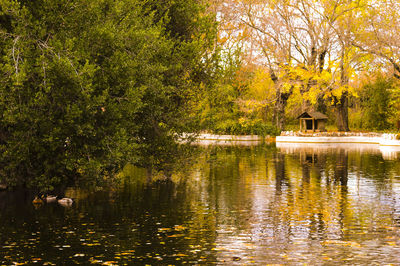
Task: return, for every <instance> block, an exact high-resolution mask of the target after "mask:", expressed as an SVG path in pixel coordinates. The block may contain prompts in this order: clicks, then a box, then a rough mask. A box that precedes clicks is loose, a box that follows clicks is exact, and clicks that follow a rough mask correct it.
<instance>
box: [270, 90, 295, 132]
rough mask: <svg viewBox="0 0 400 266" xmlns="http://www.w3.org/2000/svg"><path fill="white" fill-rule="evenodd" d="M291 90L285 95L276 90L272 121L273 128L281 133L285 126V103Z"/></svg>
mask: <svg viewBox="0 0 400 266" xmlns="http://www.w3.org/2000/svg"><path fill="white" fill-rule="evenodd" d="M292 90H293V88H292V89H291V90H290V91H289V92H287V93H282V92H280V90H279V89H278V92H277V99H276V102H275V108H274V118H273V120H274V123H275V126H276V127H277V128H278V129H279V130H281V131H282V130H285V126H286V118H285V110H286V105H287V101H288V99H289V97H290V95H291V94H292Z"/></svg>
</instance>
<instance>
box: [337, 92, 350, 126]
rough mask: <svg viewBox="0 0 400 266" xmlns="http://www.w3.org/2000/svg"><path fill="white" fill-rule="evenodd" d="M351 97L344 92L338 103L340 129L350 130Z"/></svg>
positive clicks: (338, 124)
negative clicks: (349, 111)
mask: <svg viewBox="0 0 400 266" xmlns="http://www.w3.org/2000/svg"><path fill="white" fill-rule="evenodd" d="M348 106H349V98H348V96H347V93H343V94H342V96H341V97H340V100H339V101H338V102H337V103H336V106H335V109H336V110H335V111H336V123H337V127H338V131H350V130H349V117H348Z"/></svg>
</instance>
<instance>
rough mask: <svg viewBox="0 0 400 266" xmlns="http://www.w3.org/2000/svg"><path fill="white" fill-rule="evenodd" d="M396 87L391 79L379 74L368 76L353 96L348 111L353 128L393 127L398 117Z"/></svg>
mask: <svg viewBox="0 0 400 266" xmlns="http://www.w3.org/2000/svg"><path fill="white" fill-rule="evenodd" d="M397 91H398V87H397V86H396V82H395V80H393V79H390V78H386V77H384V76H382V75H379V76H378V77H376V78H370V79H369V80H368V82H366V83H365V84H364V85H363V86H362V87H361V88H360V92H359V97H357V98H354V99H353V100H352V101H353V103H354V104H353V105H354V106H353V108H351V112H350V121H351V125H352V127H353V128H355V129H363V130H375V131H376V130H378V131H385V130H390V129H392V130H393V129H394V128H395V127H396V122H397V121H398V120H399V118H398V107H397V105H396V103H397V102H398V96H397V93H398V92H397Z"/></svg>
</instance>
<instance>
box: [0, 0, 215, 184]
mask: <svg viewBox="0 0 400 266" xmlns="http://www.w3.org/2000/svg"><path fill="white" fill-rule="evenodd" d="M161 8H163V10H161ZM203 11H204V8H203V7H202V5H201V3H200V2H198V1H195V0H189V1H179V0H178V1H165V3H163V5H162V6H161V5H160V4H159V2H157V1H153V2H152V1H141V0H137V1H128V0H118V1H112V0H101V1H86V0H77V1H68V0H60V1H53V0H40V1H23V0H20V1H11V0H1V1H0V23H1V24H0V36H1V38H0V73H1V76H0V117H1V119H0V165H1V168H0V183H6V184H8V185H9V186H16V185H27V186H31V187H38V188H40V189H41V190H48V189H52V187H53V186H54V185H56V184H59V183H61V181H63V182H65V181H66V180H67V179H69V178H71V177H74V178H80V179H82V178H83V177H85V178H89V179H90V180H93V181H94V182H98V181H99V180H101V179H103V177H109V176H113V175H114V174H115V173H116V172H117V171H119V170H120V169H121V167H122V166H124V165H125V164H126V163H127V162H132V163H134V164H136V165H140V166H143V167H147V168H151V167H162V166H161V165H162V163H163V162H164V161H170V160H171V157H172V156H171V154H172V153H174V152H176V151H177V149H178V146H177V145H176V144H175V141H174V140H175V139H176V138H177V137H178V136H179V134H180V133H181V132H184V131H190V130H192V128H191V126H190V123H189V122H190V121H191V117H190V116H188V115H187V113H188V111H187V108H188V106H189V104H188V103H189V102H190V101H191V99H192V95H194V94H195V91H196V90H197V89H198V88H199V87H200V84H202V82H203V81H204V80H206V79H207V78H208V76H207V74H206V73H205V71H204V69H206V66H205V65H206V64H208V60H207V58H206V57H205V55H206V53H207V51H208V47H209V46H210V45H211V44H212V34H213V32H214V31H213V20H212V19H210V17H208V16H205V15H203ZM180 20H182V21H180ZM178 24H179V25H180V27H179V29H178V28H177V26H176V25H178ZM204 32H209V34H208V35H206V36H204V34H203V33H204Z"/></svg>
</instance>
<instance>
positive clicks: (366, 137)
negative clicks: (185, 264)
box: [194, 132, 400, 148]
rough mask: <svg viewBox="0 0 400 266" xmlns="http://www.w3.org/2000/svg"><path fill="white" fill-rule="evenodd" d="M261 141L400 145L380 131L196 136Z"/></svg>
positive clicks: (206, 141) (209, 140)
mask: <svg viewBox="0 0 400 266" xmlns="http://www.w3.org/2000/svg"><path fill="white" fill-rule="evenodd" d="M261 142H276V143H319V144H320V143H333V144H334V143H337V144H338V143H353V144H378V145H379V146H388V147H396V148H397V147H399V148H400V140H396V134H386V133H385V134H379V133H373V132H371V133H353V132H337V133H336V132H335V133H332V132H324V133H314V134H307V135H303V134H302V135H300V134H298V133H297V132H283V134H282V135H281V136H276V137H275V138H274V137H271V136H265V137H263V136H259V135H217V134H209V133H203V134H199V135H198V136H196V140H195V142H194V143H195V144H200V145H210V144H222V145H224V144H225V145H229V144H243V145H251V144H255V143H261Z"/></svg>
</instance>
